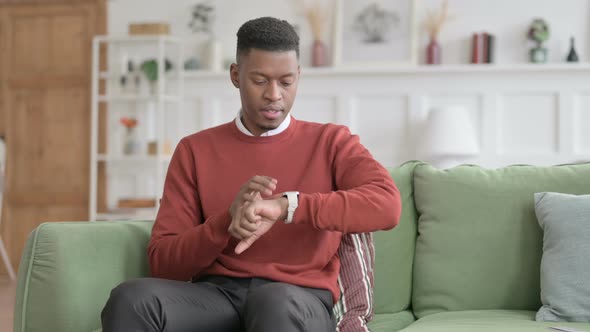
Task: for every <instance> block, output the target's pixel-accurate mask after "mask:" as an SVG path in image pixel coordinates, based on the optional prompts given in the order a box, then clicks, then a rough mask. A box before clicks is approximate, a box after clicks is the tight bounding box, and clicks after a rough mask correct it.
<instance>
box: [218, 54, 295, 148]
mask: <svg viewBox="0 0 590 332" xmlns="http://www.w3.org/2000/svg"><path fill="white" fill-rule="evenodd" d="M230 75H231V80H232V83H233V84H234V86H235V87H237V88H239V89H240V98H241V100H242V121H243V123H244V125H245V126H246V128H248V130H250V132H251V133H252V134H253V135H255V136H260V135H261V134H262V133H264V132H266V131H269V130H272V129H276V128H277V127H278V126H279V125H280V124H281V123H282V122H283V120H284V119H285V117H287V115H288V114H289V112H290V111H291V107H292V106H293V102H294V101H295V95H296V94H297V83H298V82H299V61H298V59H297V54H296V53H295V51H287V52H271V51H263V50H259V49H251V50H250V52H249V53H247V54H243V55H241V56H240V59H239V64H232V65H231V69H230Z"/></svg>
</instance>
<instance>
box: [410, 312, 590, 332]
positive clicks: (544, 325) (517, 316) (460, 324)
mask: <svg viewBox="0 0 590 332" xmlns="http://www.w3.org/2000/svg"><path fill="white" fill-rule="evenodd" d="M549 327H569V328H574V329H577V330H579V331H590V324H585V323H555V322H553V323H550V322H537V321H535V312H534V311H520V310H475V311H458V312H444V313H438V314H434V315H430V316H427V317H424V318H421V319H419V320H417V321H416V322H415V323H413V324H412V325H410V326H409V327H408V328H406V329H403V330H402V332H475V331H477V332H541V331H552V330H551V329H549ZM553 331H556V330H553Z"/></svg>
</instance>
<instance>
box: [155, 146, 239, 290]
mask: <svg viewBox="0 0 590 332" xmlns="http://www.w3.org/2000/svg"><path fill="white" fill-rule="evenodd" d="M230 223H231V216H230V214H229V211H226V212H224V213H222V214H220V215H215V216H211V217H209V218H208V219H207V220H206V221H204V220H203V216H202V213H201V206H200V199H199V195H198V191H197V179H196V171H195V160H194V155H193V153H192V152H191V150H190V149H189V147H188V146H187V144H186V142H185V141H184V140H182V141H181V142H180V143H179V144H178V147H177V148H176V150H175V151H174V155H173V156H172V159H171V161H170V166H169V167H168V174H167V175H166V181H165V183H164V193H163V196H162V200H161V202H160V209H159V210H158V215H157V217H156V221H155V223H154V227H153V229H152V235H151V240H150V243H149V246H148V256H149V263H150V270H151V274H152V276H154V277H158V278H166V279H175V280H183V281H186V280H190V279H191V278H192V277H193V276H195V275H197V274H199V272H201V271H202V270H203V269H205V268H206V267H208V266H209V265H210V264H212V263H213V261H214V260H215V259H216V258H217V257H218V256H219V255H220V253H221V252H222V250H223V249H224V248H225V247H226V245H227V243H228V241H229V239H230V234H229V233H228V231H227V229H228V227H229V225H230Z"/></svg>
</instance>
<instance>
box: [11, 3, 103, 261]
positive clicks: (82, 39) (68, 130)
mask: <svg viewBox="0 0 590 332" xmlns="http://www.w3.org/2000/svg"><path fill="white" fill-rule="evenodd" d="M0 20H1V25H0V26H1V31H0V33H1V38H0V49H2V57H1V64H0V66H1V67H0V72H2V77H1V79H2V94H1V95H2V96H3V98H2V99H3V104H2V108H1V109H2V111H3V114H2V113H0V116H2V118H1V121H2V123H3V125H0V130H2V129H3V130H4V132H5V136H6V144H7V169H6V171H7V183H6V194H5V200H4V209H3V210H4V216H3V221H2V224H1V226H2V229H1V231H2V237H3V239H4V240H5V242H6V244H7V247H8V251H9V252H10V256H11V259H12V263H13V265H14V266H17V265H18V263H19V260H20V256H21V252H22V248H23V246H24V243H25V241H26V238H27V236H28V234H29V233H30V232H31V231H32V230H33V229H34V228H35V227H37V226H38V225H39V224H40V223H42V222H45V221H67V220H84V219H86V217H87V211H88V192H89V177H88V174H89V167H90V165H89V155H90V150H89V147H90V135H89V131H90V83H91V78H90V76H91V46H92V38H93V37H94V36H95V35H98V34H104V33H105V30H106V3H105V0H94V1H90V0H89V1H77V2H75V1H74V2H72V1H65V0H64V1H46V2H42V3H41V2H37V3H35V2H32V3H27V1H21V2H19V4H14V3H12V4H11V3H10V2H4V4H3V2H2V1H0Z"/></svg>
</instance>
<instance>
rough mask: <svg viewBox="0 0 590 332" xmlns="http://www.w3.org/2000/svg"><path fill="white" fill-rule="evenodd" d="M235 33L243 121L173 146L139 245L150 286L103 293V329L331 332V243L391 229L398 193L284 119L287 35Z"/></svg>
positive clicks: (359, 150)
mask: <svg viewBox="0 0 590 332" xmlns="http://www.w3.org/2000/svg"><path fill="white" fill-rule="evenodd" d="M237 36H238V43H237V44H238V45H237V63H235V64H232V66H231V69H230V77H231V81H232V83H233V85H234V86H235V87H236V88H238V89H239V92H240V97H241V104H242V108H241V111H240V113H239V115H238V117H237V118H236V119H235V121H232V122H230V123H226V124H224V125H221V126H218V127H215V128H211V129H207V130H203V131H201V132H199V133H196V134H193V135H191V136H188V137H185V138H184V139H182V140H181V141H180V143H179V144H178V147H177V148H176V151H175V152H174V156H173V157H172V160H171V162H170V166H169V169H168V175H167V178H166V183H165V186H164V194H163V197H162V201H161V206H160V210H159V212H158V216H157V218H156V222H155V224H154V227H153V231H152V238H151V241H150V244H149V248H148V253H149V261H150V268H151V272H152V275H153V276H154V277H155V278H153V279H150V278H146V279H139V280H133V281H128V282H126V283H123V284H122V285H120V286H118V287H117V288H115V289H114V290H113V292H112V293H111V297H110V299H109V301H108V302H107V305H106V307H105V309H104V310H103V314H102V322H103V330H104V331H106V332H110V331H127V332H128V331H215V332H223V331H228V332H233V331H249V332H266V331H273V332H276V331H281V332H289V331H334V330H335V322H334V319H333V317H332V306H333V304H334V302H336V301H337V300H338V298H339V296H340V294H339V289H338V285H337V277H338V273H339V267H340V265H339V258H338V256H337V250H338V247H339V245H340V240H341V237H342V234H343V233H361V232H370V231H375V230H381V229H390V228H392V227H394V226H395V225H396V224H397V222H398V219H399V214H400V209H401V207H400V205H401V204H400V198H399V193H398V191H397V188H396V187H395V185H394V183H393V181H392V179H391V177H390V176H389V174H388V172H387V171H386V170H385V169H384V168H383V167H382V166H381V165H380V164H379V163H378V162H376V161H375V160H374V159H373V158H372V157H371V155H370V154H369V152H368V151H367V150H366V149H365V148H364V147H363V146H362V145H361V144H360V142H359V139H358V137H357V136H354V135H351V134H350V132H349V130H348V129H347V128H346V127H344V126H338V125H334V124H326V125H322V124H316V123H310V122H304V121H298V120H296V119H294V118H292V117H291V116H290V115H289V112H290V110H291V107H292V105H293V102H294V100H295V95H296V92H297V84H298V81H299V73H300V68H299V37H298V36H297V34H296V32H295V30H294V29H293V27H292V26H291V25H290V24H289V23H287V22H286V21H282V20H278V19H274V18H270V17H263V18H259V19H255V20H251V21H248V22H246V23H245V24H244V25H242V27H240V29H239V31H238V33H237ZM189 280H191V281H192V282H187V281H189Z"/></svg>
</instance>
